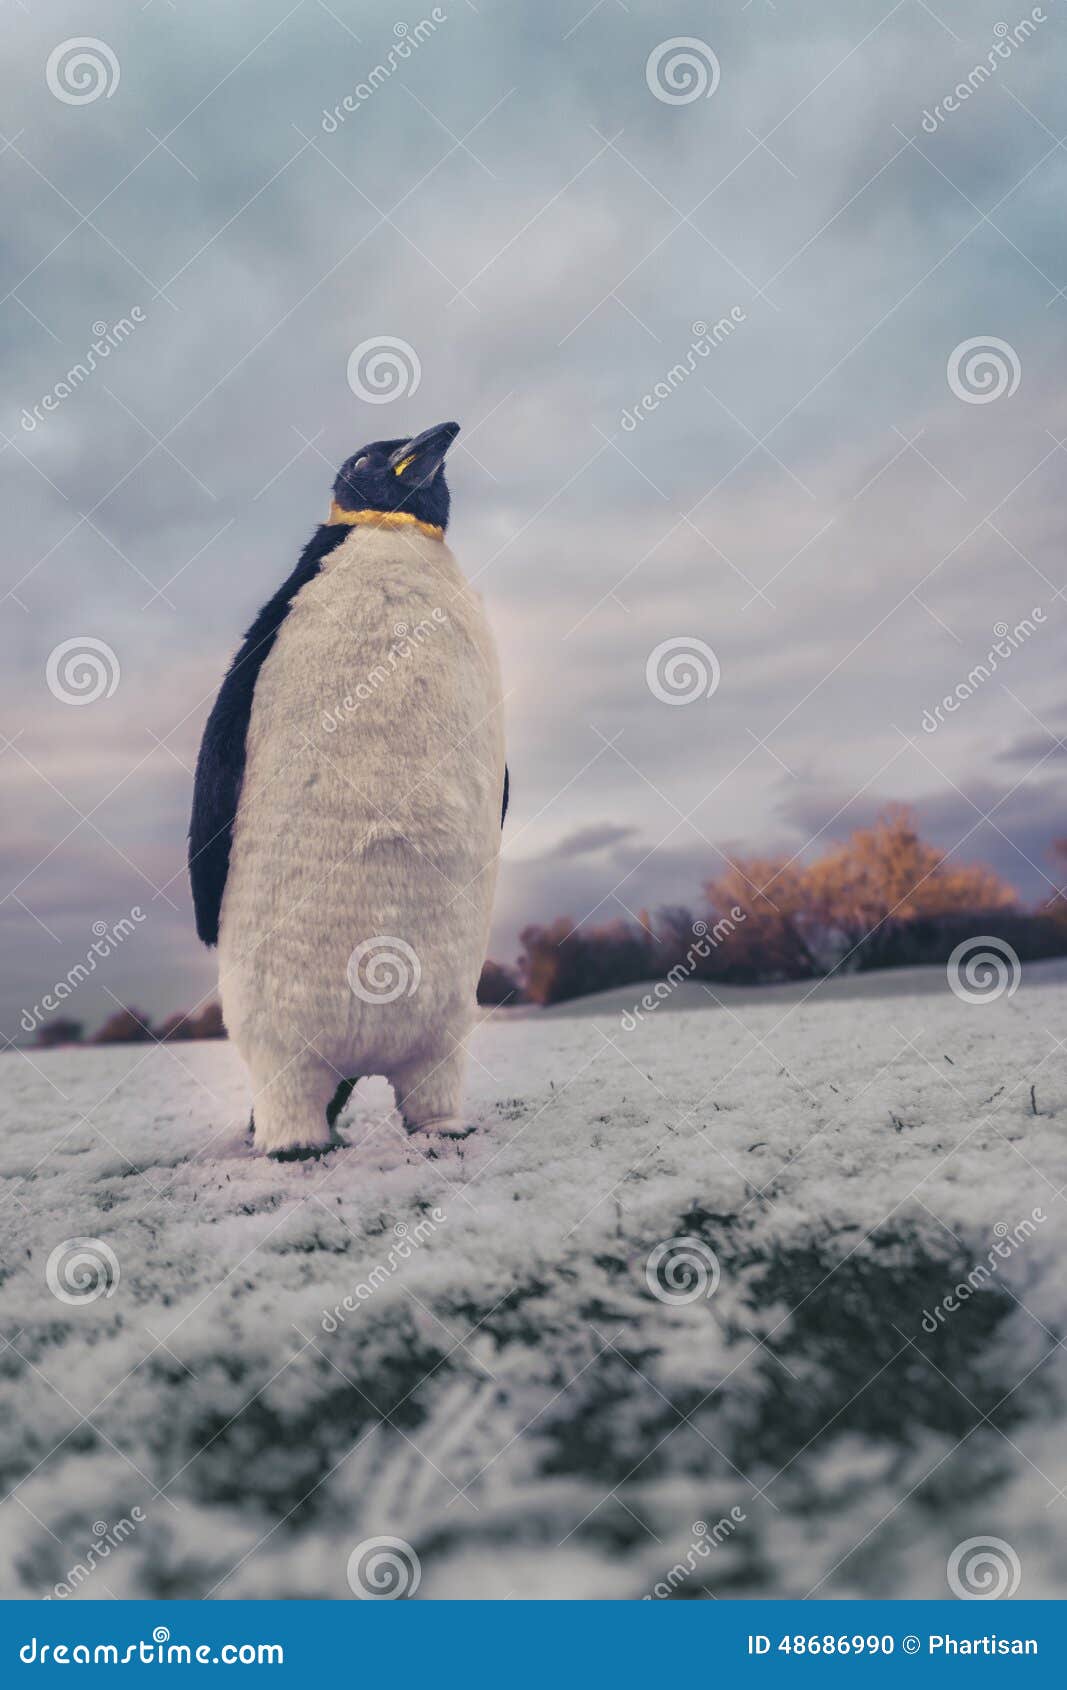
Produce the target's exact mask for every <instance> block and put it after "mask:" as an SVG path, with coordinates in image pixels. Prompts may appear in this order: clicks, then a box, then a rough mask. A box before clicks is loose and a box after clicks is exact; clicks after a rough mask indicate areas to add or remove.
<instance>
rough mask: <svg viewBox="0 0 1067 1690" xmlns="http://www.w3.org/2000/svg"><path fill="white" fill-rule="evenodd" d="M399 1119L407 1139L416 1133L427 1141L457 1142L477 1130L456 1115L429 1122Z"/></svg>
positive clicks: (438, 1117)
mask: <svg viewBox="0 0 1067 1690" xmlns="http://www.w3.org/2000/svg"><path fill="white" fill-rule="evenodd" d="M401 1119H402V1120H403V1122H404V1131H405V1132H406V1133H407V1135H408V1137H409V1138H414V1137H415V1135H416V1133H418V1134H420V1135H422V1136H423V1137H425V1138H428V1139H438V1138H443V1139H454V1140H458V1139H462V1138H470V1136H471V1133H474V1132H477V1130H478V1129H477V1127H474V1126H472V1125H471V1124H470V1123H469V1122H468V1121H463V1120H461V1119H460V1117H459V1116H458V1115H438V1116H437V1117H436V1118H435V1119H434V1120H430V1121H409V1120H408V1118H407V1117H406V1116H402V1117H401Z"/></svg>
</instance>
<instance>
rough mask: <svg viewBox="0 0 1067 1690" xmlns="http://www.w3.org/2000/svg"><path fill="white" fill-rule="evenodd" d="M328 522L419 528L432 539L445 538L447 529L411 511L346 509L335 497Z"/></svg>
mask: <svg viewBox="0 0 1067 1690" xmlns="http://www.w3.org/2000/svg"><path fill="white" fill-rule="evenodd" d="M326 520H327V522H331V523H333V522H343V523H345V524H347V526H348V527H349V528H417V529H418V530H419V532H420V533H422V534H428V535H429V537H430V539H431V540H443V539H444V537H445V531H444V529H443V528H439V527H438V526H437V524H436V523H435V522H423V521H422V520H421V519H420V518H419V517H417V516H412V514H411V512H410V511H346V510H342V509H341V506H340V505H339V504H338V503H337V500H336V499H335V500H334V501H333V503H332V504H331V506H330V514H329V516H328V517H327V519H326Z"/></svg>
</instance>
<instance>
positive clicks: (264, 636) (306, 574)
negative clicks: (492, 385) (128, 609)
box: [189, 523, 352, 945]
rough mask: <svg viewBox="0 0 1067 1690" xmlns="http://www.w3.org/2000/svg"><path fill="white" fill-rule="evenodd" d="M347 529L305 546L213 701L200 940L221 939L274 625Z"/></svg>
mask: <svg viewBox="0 0 1067 1690" xmlns="http://www.w3.org/2000/svg"><path fill="white" fill-rule="evenodd" d="M351 532H352V530H351V529H350V528H348V527H346V526H345V525H344V524H343V523H323V524H322V525H321V527H320V528H319V529H318V531H317V532H316V533H315V535H314V536H313V537H312V539H311V540H309V541H308V544H307V545H306V546H305V547H304V550H303V553H302V554H301V557H300V562H299V563H298V564H297V566H296V568H295V569H294V570H293V573H292V574H291V575H290V577H289V579H288V580H287V581H286V582H285V584H284V585H283V586H281V587H279V588H278V591H277V592H276V593H275V595H274V597H273V598H272V599H268V600H267V603H266V604H265V605H264V606H263V609H262V610H261V611H260V613H259V615H258V616H257V617H256V619H255V621H254V622H253V623H252V626H251V627H250V628H249V630H248V632H247V634H246V635H245V637H244V644H243V645H242V646H241V649H240V651H239V652H238V653H237V656H236V657H235V658H234V660H233V662H232V663H231V664H230V667H229V669H228V670H227V672H226V678H225V680H224V681H223V683H222V686H221V687H220V689H219V695H218V697H217V698H216V700H215V703H214V705H213V706H212V710H211V714H210V716H209V717H208V719H207V725H206V727H205V728H204V737H203V739H202V740H201V742H200V755H199V756H198V757H197V760H196V776H195V779H194V781H193V814H192V820H191V822H190V824H189V879H190V881H191V882H192V888H193V909H194V910H195V912H196V931H197V934H198V936H199V937H200V938H201V939H202V940H203V942H204V944H205V945H216V944H218V938H219V911H220V910H221V908H222V894H223V892H224V891H225V890H226V876H227V874H228V873H229V868H230V845H231V842H232V839H233V823H234V818H235V816H236V815H237V804H238V800H239V799H240V796H241V783H242V781H243V780H244V772H245V742H246V740H247V737H248V723H249V720H250V718H251V715H252V699H253V697H254V695H255V690H256V682H257V680H258V679H259V671H260V669H261V668H262V667H263V664H264V663H265V661H266V659H267V658H268V657H269V656H270V654H271V651H272V650H273V647H274V642H275V640H276V639H277V637H278V629H279V628H280V627H281V625H282V623H283V622H284V621H285V618H286V616H287V615H288V614H289V607H290V605H291V604H292V602H293V600H294V599H295V597H296V595H297V593H298V592H299V591H300V589H301V587H306V586H307V584H308V582H309V581H312V580H314V578H315V576H316V575H317V574H318V572H319V570H320V569H321V567H322V560H323V558H325V557H328V556H329V554H330V553H331V552H332V551H333V550H334V548H335V547H336V546H339V545H341V543H342V542H343V541H344V540H347V539H348V536H349V534H350V533H351Z"/></svg>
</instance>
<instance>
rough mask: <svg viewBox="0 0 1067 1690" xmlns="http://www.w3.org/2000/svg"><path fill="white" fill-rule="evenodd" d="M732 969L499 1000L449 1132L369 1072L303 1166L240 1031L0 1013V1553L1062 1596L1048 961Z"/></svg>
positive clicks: (262, 1590) (342, 1591)
mask: <svg viewBox="0 0 1067 1690" xmlns="http://www.w3.org/2000/svg"><path fill="white" fill-rule="evenodd" d="M719 995H720V996H721V999H722V1007H715V1006H714V1005H712V1004H711V1003H710V1000H709V999H708V997H707V995H706V994H705V993H704V992H703V991H702V989H701V988H700V987H699V986H693V985H689V986H687V987H682V988H680V989H679V992H678V993H676V994H674V996H673V998H672V999H671V1000H670V1002H669V1003H668V1004H667V1005H665V1006H663V1007H661V1008H659V1009H657V1010H655V1011H654V1012H652V1013H651V1014H648V1015H646V1017H645V1019H644V1020H643V1021H640V1022H639V1023H638V1024H637V1025H636V1027H634V1028H633V1029H632V1030H630V1031H627V1030H626V1027H625V1026H624V1024H623V1022H622V1019H621V1015H622V1011H623V1010H624V1009H625V1008H627V1007H628V1006H630V1005H632V1004H633V1003H635V1002H636V1001H637V999H639V998H640V996H641V992H640V991H628V992H622V993H612V994H610V996H609V997H607V998H601V999H599V1000H595V1001H592V1002H585V1003H582V1004H579V1005H576V1006H574V1013H565V1012H564V1011H563V1010H557V1011H553V1012H550V1013H547V1014H536V1013H523V1012H520V1013H517V1014H513V1015H508V1014H507V1013H506V1012H503V1013H498V1014H496V1015H494V1016H493V1017H491V1018H490V1019H489V1020H488V1021H487V1023H486V1024H485V1025H484V1026H483V1027H482V1028H481V1029H480V1030H479V1031H478V1033H477V1034H476V1035H475V1038H474V1041H473V1046H472V1048H473V1053H474V1060H473V1061H472V1065H471V1076H470V1085H469V1100H470V1110H469V1112H470V1119H471V1120H472V1122H473V1123H474V1124H475V1126H476V1128H477V1130H476V1132H475V1133H474V1134H473V1135H472V1136H471V1137H470V1138H468V1139H467V1140H466V1141H464V1142H462V1143H459V1144H454V1145H452V1146H450V1147H443V1146H442V1147H440V1149H439V1150H438V1151H436V1152H435V1151H432V1150H431V1151H430V1153H428V1152H427V1148H426V1147H425V1146H424V1145H422V1144H420V1143H419V1142H413V1141H408V1140H406V1139H405V1138H404V1136H403V1134H402V1133H401V1131H400V1128H399V1124H398V1122H397V1119H396V1117H395V1115H394V1114H392V1112H391V1111H390V1110H389V1108H388V1099H387V1095H386V1092H385V1089H384V1087H383V1085H382V1084H381V1082H375V1081H371V1082H365V1083H364V1084H363V1085H361V1086H360V1088H359V1089H358V1090H357V1092H356V1094H355V1095H354V1097H353V1099H352V1102H351V1104H350V1106H349V1108H348V1110H347V1111H346V1113H345V1115H344V1117H343V1119H342V1135H343V1138H344V1140H345V1143H344V1147H343V1148H340V1149H338V1150H336V1151H334V1152H332V1153H331V1154H330V1155H329V1156H327V1157H326V1158H325V1159H324V1160H323V1161H321V1162H317V1163H315V1162H309V1163H300V1164H283V1165H277V1164H275V1163H272V1162H268V1161H264V1160H261V1159H259V1158H257V1157H255V1156H254V1155H253V1154H252V1152H251V1149H250V1146H249V1143H248V1140H247V1138H246V1134H245V1122H246V1120H247V1113H248V1100H247V1092H246V1082H245V1077H244V1074H243V1071H242V1069H241V1066H240V1063H239V1060H238V1058H237V1056H236V1054H235V1052H233V1051H232V1050H231V1049H230V1048H229V1047H228V1046H227V1045H226V1044H201V1045H172V1046H169V1047H126V1048H120V1049H91V1050H85V1051H79V1050H67V1051H58V1052H54V1053H49V1054H43V1055H39V1054H36V1053H33V1056H32V1065H31V1062H30V1061H29V1060H28V1059H27V1058H26V1057H24V1056H20V1055H18V1054H12V1053H9V1054H8V1055H7V1056H6V1057H5V1058H4V1060H3V1064H2V1069H0V1071H2V1075H3V1087H2V1092H3V1108H4V1123H3V1127H2V1131H0V1174H2V1182H0V1202H2V1204H3V1227H2V1234H0V1236H2V1241H3V1242H2V1255H0V1460H2V1467H3V1471H2V1475H0V1479H2V1489H0V1494H2V1495H3V1497H4V1500H3V1502H2V1504H0V1595H2V1596H5V1597H11V1596H15V1595H29V1596H35V1595H36V1596H43V1595H48V1594H50V1593H51V1592H52V1591H53V1590H54V1588H55V1587H57V1586H59V1590H60V1594H63V1593H64V1592H65V1591H66V1590H67V1589H68V1588H73V1589H74V1590H75V1592H76V1594H80V1595H83V1596H90V1597H106V1596H109V1595H116V1596H141V1597H149V1596H151V1597H172V1596H193V1597H198V1596H205V1595H211V1596H216V1597H241V1596H252V1597H268V1596H269V1597H279V1596H281V1597H320V1596H325V1597H335V1598H339V1599H344V1598H348V1597H349V1596H350V1594H351V1591H350V1585H349V1581H348V1576H347V1569H348V1565H349V1558H350V1555H351V1553H352V1551H353V1550H354V1549H355V1548H356V1546H357V1545H359V1544H361V1543H364V1542H365V1541H366V1540H368V1539H373V1538H376V1537H380V1536H383V1535H384V1536H389V1537H392V1538H397V1539H402V1540H403V1541H404V1543H405V1544H407V1545H410V1546H411V1548H412V1550H413V1551H414V1552H415V1554H416V1555H417V1556H418V1560H419V1564H420V1566H421V1583H420V1584H419V1586H418V1595H419V1597H430V1598H437V1597H465V1596H495V1597H501V1598H505V1597H549V1596H553V1597H617V1598H638V1597H641V1596H643V1595H645V1594H649V1593H656V1594H660V1595H662V1594H665V1593H667V1592H670V1593H671V1594H673V1595H674V1596H676V1597H679V1598H680V1597H700V1596H704V1595H706V1594H707V1593H709V1592H711V1593H715V1594H717V1595H743V1596H763V1595H772V1596H786V1595H805V1594H807V1593H808V1592H814V1593H815V1594H818V1595H821V1596H838V1597H847V1596H859V1595H872V1596H904V1595H911V1596H939V1595H944V1594H947V1593H948V1587H947V1585H946V1571H945V1569H946V1561H947V1558H948V1556H949V1555H950V1553H951V1551H952V1550H953V1549H954V1547H955V1546H956V1545H958V1544H960V1543H961V1542H962V1541H963V1540H966V1539H970V1538H975V1537H982V1538H988V1537H990V1536H992V1537H995V1538H998V1539H1002V1540H1005V1542H1006V1543H1007V1544H1008V1545H1010V1548H1011V1550H1012V1552H1013V1553H1014V1554H1015V1555H1016V1556H1017V1557H1018V1563H1019V1566H1020V1567H1021V1581H1020V1583H1019V1586H1018V1594H1019V1595H1020V1596H1053V1595H1056V1596H1062V1595H1063V1594H1064V1591H1065V1590H1067V1497H1065V1496H1063V1495H1061V1494H1059V1493H1060V1488H1061V1487H1064V1486H1067V1445H1065V1440H1064V1436H1063V1430H1064V1421H1063V1408H1062V1405H1063V1400H1064V1390H1065V1385H1067V1363H1065V1359H1064V1350H1063V1349H1062V1348H1060V1346H1059V1338H1060V1335H1061V1333H1062V1332H1063V1331H1064V1329H1065V1327H1064V1312H1063V1311H1064V1302H1065V1295H1067V1293H1065V1286H1067V1276H1065V1273H1064V1247H1063V1242H1062V1237H1063V1218H1064V1197H1063V1195H1062V1191H1063V1187H1064V1185H1065V1182H1067V1046H1064V1045H1063V1044H1062V1043H1061V1041H1062V1040H1063V1039H1064V1038H1065V1037H1067V1015H1065V1010H1067V966H1065V964H1063V963H1059V964H1042V965H1036V966H1029V967H1027V968H1026V969H1025V970H1024V977H1023V982H1022V985H1021V987H1020V988H1019V990H1018V992H1017V993H1016V994H1015V995H1014V996H1013V997H1010V998H1008V997H1002V998H1001V999H1000V1000H999V1001H996V1002H992V1003H984V1004H969V1003H965V1002H961V1001H959V1000H958V999H957V998H956V997H955V996H954V995H953V994H952V993H951V992H950V991H949V990H948V987H947V985H946V983H945V978H944V974H943V972H941V971H937V970H930V971H910V972H909V974H908V975H903V974H896V975H887V976H885V977H883V978H881V979H875V978H874V977H868V978H866V979H864V980H861V981H858V982H857V981H851V982H849V981H843V982H838V983H836V984H834V985H833V986H832V987H831V988H830V989H828V990H820V991H818V992H816V993H815V994H814V995H813V996H811V997H810V998H807V997H806V989H805V988H800V987H792V988H778V989H774V990H771V991H764V992H744V993H738V992H723V993H721V994H719ZM679 1006H681V1007H679ZM72 1238H84V1239H91V1240H94V1241H95V1242H94V1244H93V1245H92V1246H91V1247H87V1248H88V1249H89V1253H90V1256H92V1257H94V1259H95V1260H96V1262H97V1263H98V1264H99V1263H101V1262H102V1263H104V1278H103V1279H99V1278H98V1279H97V1280H96V1281H94V1280H93V1278H92V1271H91V1270H89V1273H88V1278H87V1279H86V1280H85V1283H84V1285H83V1286H81V1288H80V1287H79V1270H78V1269H77V1265H76V1264H72V1263H71V1261H70V1260H69V1259H68V1258H69V1256H70V1251H69V1250H68V1251H67V1252H66V1255H64V1252H63V1251H62V1250H61V1249H60V1248H59V1247H60V1246H62V1245H64V1244H65V1243H66V1242H67V1241H69V1240H71V1239H72ZM678 1238H685V1239H688V1240H689V1241H690V1242H689V1243H688V1245H687V1246H686V1247H685V1253H686V1254H687V1256H688V1260H689V1263H690V1266H691V1268H693V1269H695V1272H696V1277H695V1278H694V1277H693V1276H692V1274H691V1273H690V1274H689V1275H688V1276H687V1274H686V1272H684V1271H680V1272H679V1273H678V1274H677V1275H676V1276H675V1275H673V1270H672V1263H673V1262H674V1258H675V1254H676V1253H677V1251H678V1250H679V1248H680V1247H679V1246H677V1245H674V1246H672V1247H670V1248H668V1249H667V1250H666V1251H662V1250H661V1251H659V1256H660V1257H661V1258H662V1265H661V1267H660V1269H659V1274H658V1276H657V1273H656V1271H655V1270H654V1269H653V1270H651V1271H650V1270H649V1267H648V1261H649V1257H650V1255H651V1254H653V1253H654V1252H656V1249H657V1246H660V1245H666V1244H667V1243H668V1241H670V1240H676V1239H678ZM998 1245H999V1246H1000V1253H999V1254H998V1253H997V1250H996V1246H998ZM50 1258H51V1261H50ZM108 1264H110V1265H108ZM978 1264H982V1267H983V1271H982V1272H981V1273H979V1274H975V1273H974V1269H975V1268H976V1265H978ZM969 1273H970V1274H972V1282H973V1286H974V1287H975V1289H974V1292H973V1294H970V1295H968V1294H967V1292H968V1291H970V1290H971V1287H965V1293H964V1296H963V1297H961V1298H959V1299H958V1302H959V1306H958V1307H957V1308H956V1309H955V1310H953V1309H951V1308H950V1307H946V1306H945V1305H944V1303H943V1299H944V1298H945V1296H946V1294H951V1293H952V1290H953V1287H954V1286H956V1285H957V1284H959V1283H961V1282H965V1281H966V1278H967V1275H968V1274H969ZM672 1278H673V1279H674V1281H675V1282H674V1283H673V1284H672ZM650 1279H651V1285H650ZM716 1279H717V1283H716ZM50 1280H51V1282H52V1287H53V1288H50V1284H49V1281H50ZM105 1288H106V1290H107V1292H108V1294H101V1295H93V1294H92V1293H94V1292H99V1291H102V1290H104V1289H105ZM57 1290H58V1293H59V1294H58V1295H57ZM690 1292H695V1293H696V1294H695V1295H692V1296H690V1295H689V1293H690ZM707 1293H710V1294H707ZM676 1294H677V1296H678V1300H672V1298H675V1297H676ZM681 1297H686V1298H687V1300H681ZM346 1298H347V1300H348V1301H347V1306H346V1304H345V1299H346ZM924 1315H925V1321H924ZM702 1523H705V1524H706V1526H707V1528H708V1529H707V1530H706V1531H703V1530H702ZM90 1552H92V1553H90ZM402 1553H406V1551H404V1552H402ZM998 1553H1001V1554H1002V1553H1003V1552H1002V1551H1000V1552H998ZM79 1568H80V1569H81V1570H80V1571H79V1570H77V1569H79Z"/></svg>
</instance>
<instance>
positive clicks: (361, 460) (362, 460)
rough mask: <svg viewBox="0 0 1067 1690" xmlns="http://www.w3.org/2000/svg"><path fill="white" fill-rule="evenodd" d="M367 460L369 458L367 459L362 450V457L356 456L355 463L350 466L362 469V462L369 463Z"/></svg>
mask: <svg viewBox="0 0 1067 1690" xmlns="http://www.w3.org/2000/svg"><path fill="white" fill-rule="evenodd" d="M369 461H370V460H369V458H368V457H367V454H366V452H364V453H363V456H362V457H360V458H357V459H356V461H355V463H354V464H353V465H352V468H353V469H362V468H363V465H364V464H365V463H369Z"/></svg>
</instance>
